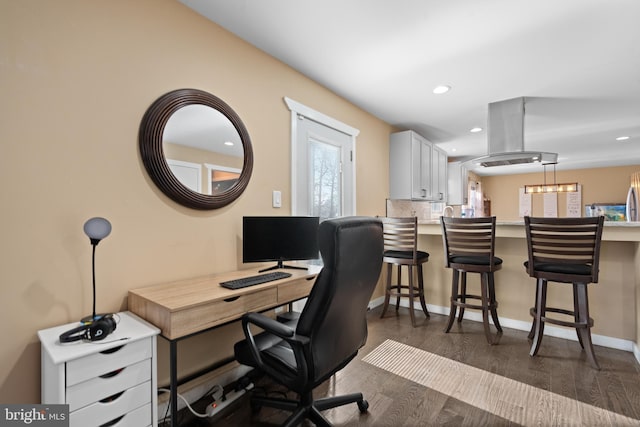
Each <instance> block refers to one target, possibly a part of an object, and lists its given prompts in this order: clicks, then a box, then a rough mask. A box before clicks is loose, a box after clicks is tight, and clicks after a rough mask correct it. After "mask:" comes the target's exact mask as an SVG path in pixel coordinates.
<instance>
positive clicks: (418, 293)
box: [380, 263, 431, 327]
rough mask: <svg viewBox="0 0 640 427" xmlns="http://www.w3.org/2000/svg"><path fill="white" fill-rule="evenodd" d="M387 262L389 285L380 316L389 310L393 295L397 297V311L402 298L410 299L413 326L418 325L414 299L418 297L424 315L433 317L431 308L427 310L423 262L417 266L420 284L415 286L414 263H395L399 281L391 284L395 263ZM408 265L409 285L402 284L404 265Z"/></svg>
mask: <svg viewBox="0 0 640 427" xmlns="http://www.w3.org/2000/svg"><path fill="white" fill-rule="evenodd" d="M386 264H387V287H386V290H385V295H384V305H383V307H382V313H381V314H380V317H381V318H382V317H384V315H385V314H386V312H387V309H388V308H389V300H390V299H391V297H395V298H396V312H397V311H398V308H399V307H400V298H408V299H409V315H410V316H411V325H412V326H413V327H415V326H416V316H415V310H414V301H415V299H416V298H418V299H419V300H420V305H421V307H422V312H423V313H424V315H425V316H426V317H427V318H429V317H431V316H430V314H429V310H427V304H426V302H425V299H424V278H423V275H422V264H418V265H416V266H415V267H416V268H417V274H418V286H417V287H416V286H414V277H413V276H414V274H413V267H414V265H412V264H395V265H396V266H397V270H398V279H397V280H398V281H397V283H396V284H391V275H392V272H393V271H392V270H393V265H394V264H392V263H386ZM403 265H404V266H406V267H408V269H409V271H408V273H409V284H408V285H402V284H401V283H402V266H403Z"/></svg>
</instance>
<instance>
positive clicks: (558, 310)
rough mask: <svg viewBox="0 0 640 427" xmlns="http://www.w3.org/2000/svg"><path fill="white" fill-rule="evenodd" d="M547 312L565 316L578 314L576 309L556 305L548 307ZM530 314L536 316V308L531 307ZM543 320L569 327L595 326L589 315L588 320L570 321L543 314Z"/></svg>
mask: <svg viewBox="0 0 640 427" xmlns="http://www.w3.org/2000/svg"><path fill="white" fill-rule="evenodd" d="M545 312H551V313H557V314H564V315H565V316H574V317H575V315H576V313H575V311H571V310H566V309H564V308H555V307H546V308H545ZM529 314H531V317H534V318H535V317H536V308H535V307H531V308H530V309H529ZM541 319H542V321H543V322H547V323H552V324H554V325H560V326H567V327H569V328H591V327H593V318H592V317H589V321H588V322H575V321H574V322H569V321H566V320H560V319H554V318H551V317H547V316H541Z"/></svg>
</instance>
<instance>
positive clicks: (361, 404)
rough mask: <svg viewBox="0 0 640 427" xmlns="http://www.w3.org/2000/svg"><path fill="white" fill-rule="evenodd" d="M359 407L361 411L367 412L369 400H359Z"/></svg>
mask: <svg viewBox="0 0 640 427" xmlns="http://www.w3.org/2000/svg"><path fill="white" fill-rule="evenodd" d="M358 409H359V410H360V412H361V413H363V414H364V413H365V412H367V409H369V402H367V401H366V400H361V401H359V402H358Z"/></svg>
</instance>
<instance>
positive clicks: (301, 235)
mask: <svg viewBox="0 0 640 427" xmlns="http://www.w3.org/2000/svg"><path fill="white" fill-rule="evenodd" d="M319 223H320V219H319V218H318V217H308V216H245V217H244V218H243V219H242V261H243V262H265V261H277V262H278V264H277V265H276V266H275V267H273V268H284V267H287V266H285V265H284V264H283V261H296V260H310V259H316V258H318V235H317V234H318V224H319Z"/></svg>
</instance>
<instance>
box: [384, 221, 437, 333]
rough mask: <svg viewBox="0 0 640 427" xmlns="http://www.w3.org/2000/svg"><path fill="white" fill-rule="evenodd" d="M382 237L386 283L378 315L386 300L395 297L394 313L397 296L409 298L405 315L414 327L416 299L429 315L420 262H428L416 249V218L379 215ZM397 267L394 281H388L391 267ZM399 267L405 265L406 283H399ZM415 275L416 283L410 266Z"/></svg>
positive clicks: (387, 304)
mask: <svg viewBox="0 0 640 427" xmlns="http://www.w3.org/2000/svg"><path fill="white" fill-rule="evenodd" d="M380 220H381V221H382V229H383V236H384V255H383V258H382V261H383V262H384V263H386V265H387V286H386V290H385V295H384V306H383V308H382V314H380V317H384V315H385V313H386V312H387V308H388V307H389V299H390V298H391V297H396V312H397V311H398V307H399V306H400V298H401V297H405V298H409V315H410V316H411V325H413V326H414V327H415V326H416V318H415V313H414V308H413V302H414V300H415V299H416V298H419V299H420V305H421V306H422V311H423V312H424V314H425V316H427V317H430V316H429V310H427V305H426V303H425V300H424V279H423V274H422V264H424V263H425V262H427V261H429V254H428V253H427V252H424V251H419V250H418V218H416V217H408V218H391V217H380ZM394 265H395V266H396V267H397V270H398V276H397V277H398V281H397V283H396V284H391V276H392V268H393V266H394ZM402 266H407V267H408V274H409V284H408V285H403V284H402V280H401V279H402ZM413 267H416V270H417V275H418V286H417V288H416V286H415V283H414V269H413Z"/></svg>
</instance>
